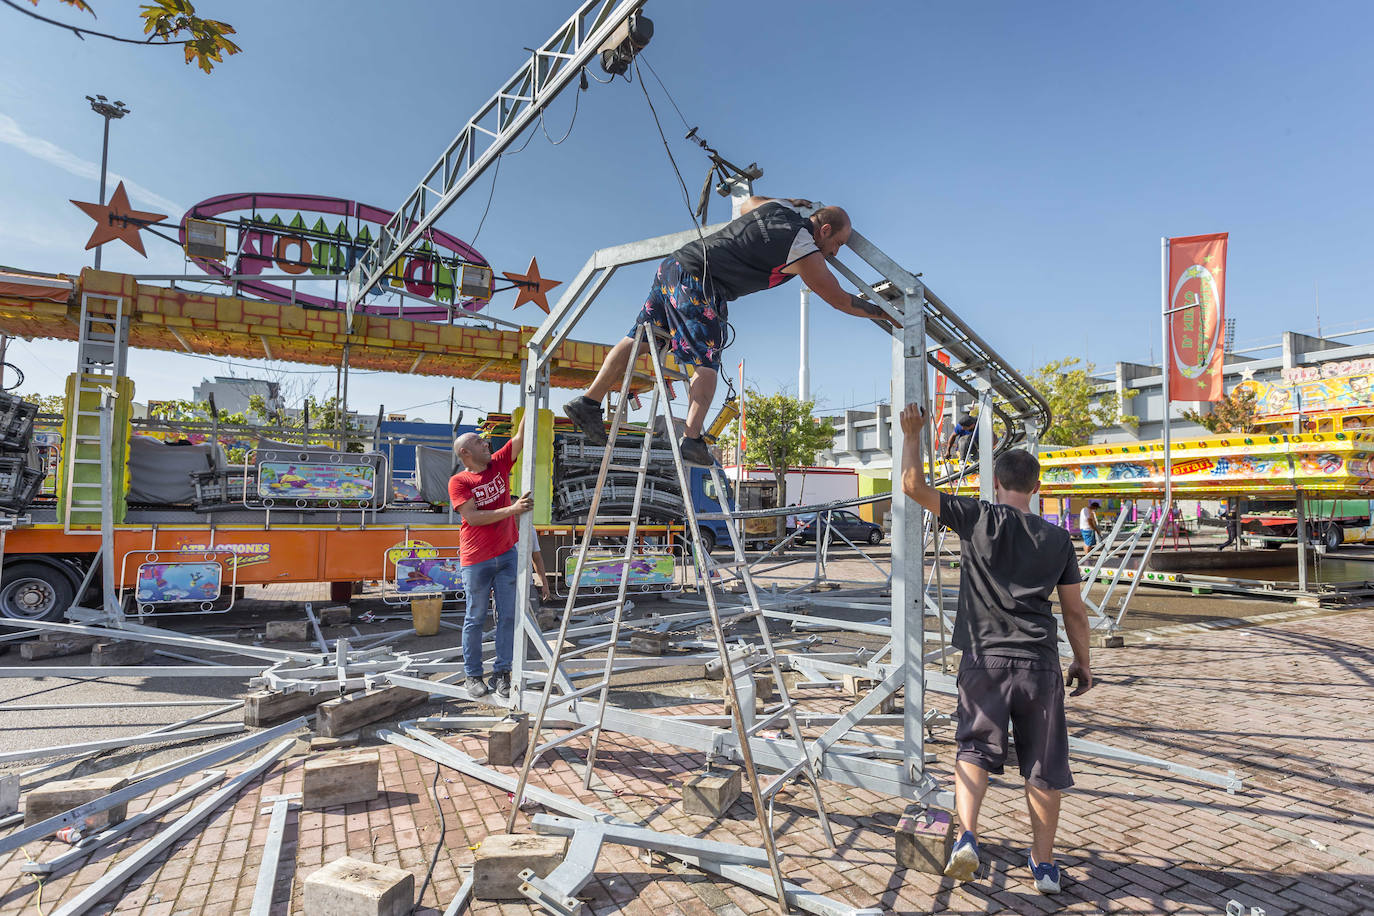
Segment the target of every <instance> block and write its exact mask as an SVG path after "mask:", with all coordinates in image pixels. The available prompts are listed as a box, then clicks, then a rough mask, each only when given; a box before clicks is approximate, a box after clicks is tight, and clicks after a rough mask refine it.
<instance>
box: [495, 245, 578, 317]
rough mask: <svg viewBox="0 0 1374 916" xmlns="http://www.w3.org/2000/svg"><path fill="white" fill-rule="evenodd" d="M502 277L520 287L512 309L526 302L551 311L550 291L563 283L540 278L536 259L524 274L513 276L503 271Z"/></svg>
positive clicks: (531, 259) (532, 259) (531, 260)
mask: <svg viewBox="0 0 1374 916" xmlns="http://www.w3.org/2000/svg"><path fill="white" fill-rule="evenodd" d="M501 276H503V277H505V278H506V279H507V280H509V281H510V282H512V283H514V284H515V285H516V286H518V287H520V292H519V293H518V294H517V295H516V297H515V305H513V306H512V308H519V307H520V306H522V305H524V304H525V303H526V302H533V303H534V304H535V305H537V306H539V307H540V308H541V309H543V310H544V311H545V312H547V311H548V310H549V290H551V289H553V288H554V287H555V286H559V285H561V284H562V283H563V281H562V280H547V279H545V278H544V277H541V276H539V262H538V261H537V260H536V259H534V258H530V267H529V270H527V271H525V272H524V273H523V274H513V273H511V272H509V271H505V270H503V271H501Z"/></svg>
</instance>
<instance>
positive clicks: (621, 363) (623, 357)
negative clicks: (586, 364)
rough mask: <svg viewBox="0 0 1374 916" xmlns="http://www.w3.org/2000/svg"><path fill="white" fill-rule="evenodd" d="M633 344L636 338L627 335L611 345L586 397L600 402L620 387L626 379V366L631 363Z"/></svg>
mask: <svg viewBox="0 0 1374 916" xmlns="http://www.w3.org/2000/svg"><path fill="white" fill-rule="evenodd" d="M633 345H634V338H631V337H625V338H622V339H621V341H620V342H619V343H618V344H616V345H615V346H614V347H611V350H610V352H609V353H607V354H606V358H605V359H604V360H602V361H601V368H600V369H599V370H598V371H597V373H596V378H595V379H593V380H592V385H591V387H590V388H588V389H587V392H586V394H585V397H588V398H590V399H591V400H593V401H596V402H597V403H600V402H602V401H604V400H606V395H607V394H609V393H610V391H611V389H612V388H615V389H619V388H620V384H621V383H622V382H623V381H624V380H625V368H626V367H627V366H628V365H629V364H630V347H632V346H633Z"/></svg>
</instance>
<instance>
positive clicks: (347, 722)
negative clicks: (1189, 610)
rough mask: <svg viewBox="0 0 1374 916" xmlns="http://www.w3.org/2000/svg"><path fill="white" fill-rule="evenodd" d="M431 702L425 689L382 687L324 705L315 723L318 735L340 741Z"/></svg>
mask: <svg viewBox="0 0 1374 916" xmlns="http://www.w3.org/2000/svg"><path fill="white" fill-rule="evenodd" d="M428 699H429V694H428V693H426V692H425V691H423V690H411V689H410V688H409V687H382V688H380V689H378V690H369V691H367V692H366V693H359V694H354V695H353V696H349V697H339V698H338V699H336V700H330V701H328V702H327V703H321V704H320V708H319V717H318V718H317V719H316V721H315V734H317V735H320V736H322V737H325V738H337V737H338V736H339V735H346V734H348V733H349V732H351V731H357V730H358V729H360V728H362V727H363V726H364V725H367V724H369V723H372V722H376V721H377V720H378V719H385V718H386V717H387V716H392V715H395V714H396V713H398V712H400V711H401V710H403V709H409V708H410V707H412V706H418V705H420V704H421V703H423V702H425V701H426V700H428Z"/></svg>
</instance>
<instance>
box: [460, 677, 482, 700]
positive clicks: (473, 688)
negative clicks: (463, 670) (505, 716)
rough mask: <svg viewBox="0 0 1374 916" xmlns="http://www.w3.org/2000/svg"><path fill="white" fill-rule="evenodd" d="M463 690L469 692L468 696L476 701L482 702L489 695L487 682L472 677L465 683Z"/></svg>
mask: <svg viewBox="0 0 1374 916" xmlns="http://www.w3.org/2000/svg"><path fill="white" fill-rule="evenodd" d="M463 689H464V690H466V691H467V692H468V696H470V697H472V698H473V699H474V700H480V699H482V697H484V696H486V695H487V682H486V681H484V680H482V679H481V678H480V677H470V678H468V679H467V680H466V681H463Z"/></svg>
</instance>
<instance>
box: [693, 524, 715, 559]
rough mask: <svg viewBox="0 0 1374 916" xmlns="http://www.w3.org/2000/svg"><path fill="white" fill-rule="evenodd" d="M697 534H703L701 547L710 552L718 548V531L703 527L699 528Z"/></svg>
mask: <svg viewBox="0 0 1374 916" xmlns="http://www.w3.org/2000/svg"><path fill="white" fill-rule="evenodd" d="M697 534H699V535H701V549H702V550H704V551H706V552H707V553H710V552H711V551H713V550H715V549H716V533H715V532H714V531H712V530H711V529H710V528H706V527H702V528H698V529H697Z"/></svg>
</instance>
